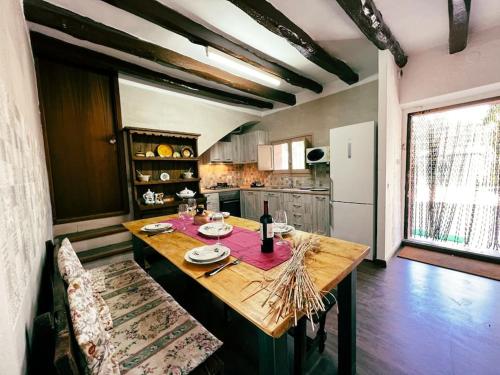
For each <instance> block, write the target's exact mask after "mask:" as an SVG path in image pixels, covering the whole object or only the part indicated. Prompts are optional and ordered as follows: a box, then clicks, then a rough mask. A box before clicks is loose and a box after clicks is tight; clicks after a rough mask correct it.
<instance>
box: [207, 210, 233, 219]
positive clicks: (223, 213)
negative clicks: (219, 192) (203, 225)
mask: <svg viewBox="0 0 500 375" xmlns="http://www.w3.org/2000/svg"><path fill="white" fill-rule="evenodd" d="M214 214H215V212H212V213H211V214H210V215H208V217H209V218H210V219H211V218H212V216H214ZM221 214H222V216H224V219H227V218H228V217H229V216H231V213H229V212H227V211H223V212H221Z"/></svg>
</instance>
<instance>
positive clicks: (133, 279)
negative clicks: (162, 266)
mask: <svg viewBox="0 0 500 375" xmlns="http://www.w3.org/2000/svg"><path fill="white" fill-rule="evenodd" d="M100 269H101V270H102V271H103V272H104V273H105V275H106V292H105V293H102V294H101V296H102V297H103V298H104V300H105V301H106V303H107V304H108V306H109V309H110V311H111V316H112V318H113V329H112V330H111V331H110V335H111V341H112V343H113V345H114V346H115V348H116V349H115V358H116V359H117V361H118V362H119V365H120V372H121V373H126V374H130V375H135V374H148V375H149V374H151V375H155V374H187V373H189V372H191V371H192V370H194V369H195V368H196V367H197V366H199V365H200V364H201V363H203V362H204V361H205V360H206V359H207V358H209V357H210V356H211V355H212V354H213V353H214V352H215V351H216V350H217V349H218V348H219V347H220V346H221V345H222V342H221V341H219V340H218V339H217V338H216V337H215V336H213V335H212V334H211V333H210V332H208V331H207V330H206V329H205V328H204V327H203V326H202V325H201V324H200V323H199V322H198V321H196V320H195V319H194V318H193V317H191V315H189V313H188V312H186V311H185V310H184V309H183V308H182V307H181V306H180V305H179V304H178V303H177V302H176V301H175V300H174V299H173V298H172V296H170V295H169V294H168V293H167V292H166V291H165V290H164V289H163V288H162V287H161V286H160V285H159V284H158V283H157V282H156V281H154V280H153V279H152V278H151V277H150V276H149V275H148V274H147V273H146V272H144V270H142V268H140V267H139V266H138V265H137V263H135V262H133V261H126V262H120V263H116V264H113V265H111V266H105V267H101V268H100Z"/></svg>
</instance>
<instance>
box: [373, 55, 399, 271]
mask: <svg viewBox="0 0 500 375" xmlns="http://www.w3.org/2000/svg"><path fill="white" fill-rule="evenodd" d="M378 69H379V85H378V199H377V205H378V207H377V225H378V228H377V259H381V260H385V261H388V260H390V258H391V257H392V256H393V255H394V253H395V251H396V250H397V249H398V248H399V246H400V244H401V240H402V236H403V228H402V223H403V204H402V192H403V191H404V190H403V185H402V178H403V175H402V167H401V159H402V144H403V139H402V127H403V118H402V112H401V107H400V103H399V86H400V78H399V68H398V67H397V66H396V64H395V63H394V58H393V56H392V55H391V53H390V52H389V51H379V67H378Z"/></svg>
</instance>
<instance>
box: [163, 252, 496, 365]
mask: <svg viewBox="0 0 500 375" xmlns="http://www.w3.org/2000/svg"><path fill="white" fill-rule="evenodd" d="M169 284H170V286H172V284H171V282H169ZM182 284H183V285H184V286H185V287H184V288H182V289H183V290H182V291H178V292H176V293H175V294H177V295H175V294H174V293H172V294H174V297H175V298H176V299H181V300H183V299H184V300H185V303H186V304H188V305H190V306H187V307H188V310H190V311H192V313H193V314H194V315H195V316H196V317H197V318H198V319H199V320H200V321H202V322H203V323H204V324H205V325H206V326H207V328H209V329H210V330H211V331H213V332H214V333H215V334H216V335H218V336H219V337H220V338H221V339H222V340H223V341H224V343H225V345H224V351H223V352H222V357H223V360H224V361H225V363H226V371H225V374H226V375H231V374H238V375H245V374H254V373H255V370H256V367H255V366H256V361H255V354H256V353H255V352H256V351H257V342H256V339H255V335H254V334H253V333H252V332H253V331H252V330H253V328H252V327H251V326H249V325H248V324H245V322H243V321H241V319H238V316H237V315H235V314H230V321H229V322H227V321H225V320H224V319H222V316H223V312H222V311H223V310H222V307H221V305H220V306H219V307H215V308H214V306H213V304H214V301H211V302H209V301H210V296H207V295H205V296H203V293H202V292H201V291H198V293H195V289H196V285H194V284H190V283H182ZM178 285H179V284H178ZM186 288H187V290H186ZM167 289H170V288H167ZM186 295H189V296H190V298H189V299H185V298H183V297H185V296H186ZM194 295H197V297H196V299H197V303H193V300H192V297H193V296H194ZM357 300H358V311H357V322H358V351H357V358H358V361H357V369H358V374H391V375H392V374H471V375H472V374H474V375H475V374H481V375H488V374H497V375H498V374H500V282H498V281H493V280H489V279H485V278H481V277H477V276H472V275H468V274H464V273H460V272H457V271H451V270H447V269H443V268H438V267H435V266H431V265H427V264H423V263H418V262H414V261H410V260H406V259H401V258H394V259H393V260H392V261H391V262H390V264H389V267H388V268H386V269H384V268H380V267H377V266H375V265H373V264H372V263H363V264H362V265H361V266H360V268H359V270H358V299H357ZM215 303H216V305H217V302H215ZM196 305H197V306H196ZM200 306H201V307H200ZM208 306H210V308H208ZM214 316H216V317H218V318H217V319H214ZM327 331H328V334H329V336H328V340H327V347H326V351H325V353H323V355H321V356H317V357H314V358H312V359H311V361H310V370H309V374H335V373H336V370H335V369H336V356H337V355H336V353H337V317H336V315H335V311H334V310H332V311H331V312H330V314H329V316H328V320H327Z"/></svg>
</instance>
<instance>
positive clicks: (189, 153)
mask: <svg viewBox="0 0 500 375" xmlns="http://www.w3.org/2000/svg"><path fill="white" fill-rule="evenodd" d="M181 154H182V157H183V158H191V157H193V156H194V151H193V149H192V148H191V147H190V146H184V147H182V150H181Z"/></svg>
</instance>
